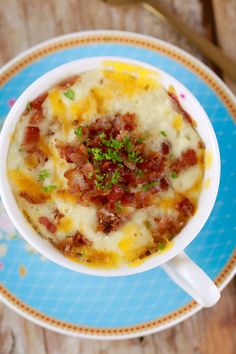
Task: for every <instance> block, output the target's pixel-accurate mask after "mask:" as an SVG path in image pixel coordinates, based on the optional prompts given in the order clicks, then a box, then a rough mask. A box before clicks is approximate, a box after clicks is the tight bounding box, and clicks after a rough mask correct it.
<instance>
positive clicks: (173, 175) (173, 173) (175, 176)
mask: <svg viewBox="0 0 236 354" xmlns="http://www.w3.org/2000/svg"><path fill="white" fill-rule="evenodd" d="M170 176H171V178H173V179H175V178H177V177H178V175H177V173H176V172H172V173H171V175H170Z"/></svg>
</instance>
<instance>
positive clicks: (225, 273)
mask: <svg viewBox="0 0 236 354" xmlns="http://www.w3.org/2000/svg"><path fill="white" fill-rule="evenodd" d="M99 36H100V37H101V38H102V37H107V39H108V40H107V41H105V40H104V38H103V39H102V40H101V41H98V38H99ZM124 37H125V39H126V41H127V42H126V43H127V44H128V45H135V40H136V41H137V42H141V41H143V44H149V45H150V46H153V49H152V48H150V47H149V48H148V49H149V50H154V51H156V52H159V53H161V54H163V53H162V52H161V51H160V50H159V51H158V50H157V48H156V50H155V45H156V46H157V47H158V46H159V49H161V48H162V50H163V51H164V49H165V48H166V50H167V51H169V52H170V53H169V55H168V53H164V54H165V55H167V56H169V57H171V55H170V54H172V57H171V58H172V59H173V60H176V61H177V62H181V60H180V58H181V59H183V60H182V62H181V64H182V65H183V66H184V67H187V68H188V69H189V70H190V71H192V72H194V73H195V74H196V75H198V76H200V79H201V80H203V81H204V82H205V83H206V84H207V85H208V86H210V87H211V89H212V90H213V91H214V92H215V94H216V95H217V96H218V97H219V98H220V99H221V101H223V104H224V106H225V107H226V109H227V110H228V111H229V112H230V115H231V116H232V118H233V117H234V118H235V119H236V98H235V96H234V95H233V93H232V92H231V90H230V89H229V88H228V87H227V86H226V84H225V83H224V82H223V81H222V80H221V79H220V78H219V77H218V76H217V75H216V74H215V73H214V72H213V71H212V70H211V69H210V68H208V67H207V66H206V65H205V64H204V63H202V62H201V61H200V60H199V59H197V58H195V57H194V56H193V55H191V54H189V53H187V52H185V51H184V50H183V49H180V48H178V47H176V46H175V45H173V44H170V43H168V42H166V41H163V40H160V39H157V38H154V37H152V36H148V35H143V34H139V33H135V32H128V31H117V30H90V31H80V32H73V33H68V34H65V35H62V36H57V37H54V38H51V39H49V40H46V41H43V42H41V43H39V44H37V45H35V46H33V47H31V48H29V49H27V50H25V51H23V52H22V53H20V54H18V55H17V56H16V57H14V58H13V59H11V60H10V61H9V62H7V63H6V64H5V65H4V66H3V67H2V68H0V87H1V86H2V85H4V83H5V82H7V81H8V80H9V77H11V76H14V75H15V74H16V73H17V72H19V71H20V70H22V67H21V66H20V65H18V69H17V63H18V62H19V61H21V60H23V59H26V58H27V57H29V56H30V55H31V54H33V53H36V52H37V51H40V50H43V49H44V48H47V47H49V48H51V47H50V46H52V45H56V43H57V42H58V49H54V50H52V51H51V53H56V52H58V51H59V50H62V49H66V48H72V47H75V46H76V44H74V45H69V46H68V47H67V46H65V45H64V46H63V45H61V46H60V42H63V41H66V40H73V39H77V40H78V39H83V38H84V39H87V42H86V41H85V43H84V44H92V43H97V44H98V45H99V43H102V44H104V43H108V44H109V43H114V42H115V43H121V44H122V43H123V44H125V42H123V40H122V39H124ZM91 38H92V40H91ZM115 38H116V40H115ZM117 39H118V40H117ZM96 40H97V41H96ZM132 40H133V41H134V42H133V43H132ZM153 43H154V44H155V45H154V44H153ZM78 45H79V44H78V43H77V46H78ZM80 45H82V44H80ZM137 45H139V46H140V47H145V46H142V45H141V44H140V43H139V44H137ZM147 46H148V45H147ZM47 54H48V53H47V52H45V54H43V53H42V55H39V56H36V55H35V56H33V59H32V60H31V61H30V60H28V62H27V61H26V64H25V65H24V66H23V68H26V67H27V66H28V65H30V64H31V63H33V62H35V60H36V59H37V58H43V57H45V56H46V55H47ZM178 55H179V58H178ZM187 64H189V65H187ZM191 64H194V66H196V68H195V69H196V70H195V71H194V70H193V67H192V68H191ZM12 66H13V67H14V66H15V67H16V70H15V71H14V70H12ZM198 68H200V69H202V71H203V72H204V71H205V73H206V74H207V75H206V78H207V76H208V78H207V79H208V81H207V80H204V78H203V77H202V76H201V75H200V70H199V69H198ZM7 70H10V75H9V77H8V76H6V78H5V79H4V73H5V72H7ZM1 76H3V79H2V81H1ZM214 81H215V82H216V83H217V84H218V86H219V87H220V89H221V90H220V91H222V92H221V93H223V94H225V93H226V94H227V95H228V97H229V98H230V99H228V97H227V96H226V95H224V98H225V99H222V97H221V95H220V93H219V92H218V91H217V87H216V86H217V85H215V82H214ZM218 89H219V88H218ZM230 100H231V102H230ZM227 102H228V104H227ZM232 102H233V104H232ZM234 105H235V108H234ZM235 274H236V252H234V253H232V255H231V257H230V258H229V259H228V262H227V263H226V265H225V266H224V268H223V269H222V270H221V272H220V273H219V274H218V276H217V277H216V279H215V282H216V283H217V285H218V287H219V290H220V291H222V290H223V289H224V287H225V286H226V285H227V284H228V283H229V282H230V280H231V279H232V278H233V277H234V275H235ZM0 299H1V300H2V301H3V303H5V304H6V305H7V306H9V307H10V308H11V309H13V310H14V311H16V312H17V313H18V314H20V315H22V316H23V317H24V318H26V319H28V320H30V321H32V322H34V323H36V324H38V325H40V326H43V327H45V328H47V329H50V330H53V331H56V332H59V333H62V334H69V335H73V336H76V337H80V338H86V339H107V340H112V339H128V338H134V337H137V336H143V335H148V334H152V333H155V332H159V331H161V330H165V329H167V328H170V327H172V326H174V325H176V324H178V323H180V322H182V321H183V320H185V319H187V318H189V317H190V316H192V315H193V314H195V313H196V312H198V311H199V310H200V309H201V308H202V307H201V306H200V305H197V304H196V303H195V302H194V301H190V302H189V303H188V304H186V305H184V306H183V307H182V308H179V309H178V310H175V311H172V312H170V315H169V316H168V315H165V316H162V317H158V318H157V319H156V320H151V321H148V322H145V323H141V324H140V326H139V325H133V326H126V327H116V328H114V329H112V328H100V329H99V328H95V327H87V326H82V325H81V326H80V325H77V324H76V325H74V324H70V325H69V322H68V323H67V329H65V328H63V327H65V326H63V325H62V326H61V327H60V326H57V325H56V322H58V323H61V324H63V323H64V322H63V321H61V320H57V319H54V318H53V317H50V316H48V315H44V314H43V313H42V312H40V311H38V310H34V309H33V308H32V307H31V306H29V305H26V304H25V303H24V302H23V301H22V300H19V299H18V298H17V297H16V296H15V295H12V294H11V292H9V291H8V290H7V289H6V288H5V287H4V286H3V285H2V284H0ZM24 308H25V309H24ZM26 309H27V310H28V311H26ZM33 312H35V313H34V315H33ZM176 312H179V315H178V314H177V315H176ZM30 313H31V314H30ZM181 313H182V314H181ZM40 314H41V315H40ZM171 315H173V318H172V316H171ZM40 317H41V318H40ZM44 317H45V318H50V319H51V321H46V319H45V318H44ZM168 317H170V319H169V320H168ZM175 317H176V318H175ZM171 318H172V319H171ZM164 319H166V320H165V321H164ZM159 321H160V322H164V323H162V324H159V323H158V322H159ZM50 322H51V323H50ZM155 322H157V323H156V324H155ZM53 323H54V324H53ZM73 326H75V327H80V329H77V330H73ZM131 329H133V330H132V331H131ZM115 333H118V334H115Z"/></svg>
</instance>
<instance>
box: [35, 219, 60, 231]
mask: <svg viewBox="0 0 236 354" xmlns="http://www.w3.org/2000/svg"><path fill="white" fill-rule="evenodd" d="M38 222H39V223H40V224H42V225H43V226H45V228H46V229H47V230H48V231H49V232H51V233H52V234H55V232H56V231H57V227H56V225H55V224H54V223H53V222H52V221H51V220H49V219H48V218H47V217H46V216H40V218H39V219H38Z"/></svg>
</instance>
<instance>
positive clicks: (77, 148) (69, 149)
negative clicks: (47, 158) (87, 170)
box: [56, 142, 88, 166]
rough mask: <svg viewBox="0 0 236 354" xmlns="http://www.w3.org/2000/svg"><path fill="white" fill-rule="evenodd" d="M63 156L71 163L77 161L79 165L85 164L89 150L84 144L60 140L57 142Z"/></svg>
mask: <svg viewBox="0 0 236 354" xmlns="http://www.w3.org/2000/svg"><path fill="white" fill-rule="evenodd" d="M56 147H57V148H58V150H59V152H60V156H61V158H63V159H65V160H66V161H67V162H69V163H72V162H73V163H75V164H76V165H77V166H83V165H84V164H85V163H86V162H87V161H88V150H87V148H86V147H85V146H84V145H83V144H74V145H72V144H67V143H64V142H58V143H57V144H56Z"/></svg>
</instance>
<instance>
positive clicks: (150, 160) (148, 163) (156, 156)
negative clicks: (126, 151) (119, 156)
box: [140, 152, 165, 175]
mask: <svg viewBox="0 0 236 354" xmlns="http://www.w3.org/2000/svg"><path fill="white" fill-rule="evenodd" d="M164 161H165V160H164V158H163V156H162V155H161V154H160V153H159V152H155V153H153V154H152V155H150V156H148V157H147V158H146V160H145V161H144V162H142V163H141V164H140V168H141V169H143V170H145V171H150V170H151V171H153V172H155V174H157V175H159V174H160V173H161V172H163V170H164Z"/></svg>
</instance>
